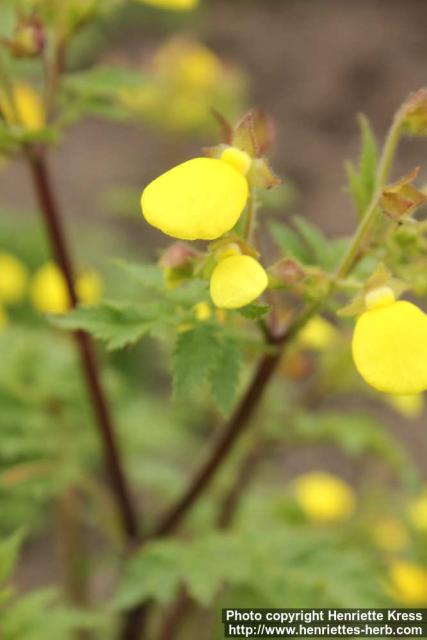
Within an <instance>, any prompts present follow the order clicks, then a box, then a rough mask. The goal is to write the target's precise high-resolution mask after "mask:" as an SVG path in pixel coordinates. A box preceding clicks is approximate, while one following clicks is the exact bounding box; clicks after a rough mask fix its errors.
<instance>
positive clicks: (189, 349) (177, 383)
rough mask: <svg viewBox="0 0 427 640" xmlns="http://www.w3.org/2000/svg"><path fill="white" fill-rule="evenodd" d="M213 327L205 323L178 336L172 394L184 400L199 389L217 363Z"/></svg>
mask: <svg viewBox="0 0 427 640" xmlns="http://www.w3.org/2000/svg"><path fill="white" fill-rule="evenodd" d="M219 348H220V345H219V342H218V336H217V327H216V326H215V325H212V324H209V323H207V322H200V323H198V324H197V325H196V326H195V327H194V328H193V329H190V330H188V331H185V332H184V333H181V334H179V335H178V339H177V342H176V345H175V350H174V354H173V373H174V393H175V395H176V396H177V397H185V396H187V395H188V394H189V393H191V392H192V391H193V390H194V388H196V387H199V386H200V385H201V384H202V383H203V382H204V381H205V380H206V379H207V377H208V376H209V374H210V372H211V371H212V369H213V367H214V366H215V365H216V363H217V358H218V350H219Z"/></svg>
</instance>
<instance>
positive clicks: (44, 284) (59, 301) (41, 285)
mask: <svg viewBox="0 0 427 640" xmlns="http://www.w3.org/2000/svg"><path fill="white" fill-rule="evenodd" d="M31 300H32V303H33V306H34V308H35V309H37V311H40V312H41V313H56V314H62V313H66V312H67V311H68V310H69V308H70V298H69V295H68V291H67V285H66V282H65V278H64V276H63V274H62V271H61V270H60V269H59V268H58V267H57V266H56V264H54V263H53V262H48V263H47V264H45V265H43V266H42V267H40V269H39V270H38V271H37V272H36V274H35V275H34V278H33V280H32V283H31Z"/></svg>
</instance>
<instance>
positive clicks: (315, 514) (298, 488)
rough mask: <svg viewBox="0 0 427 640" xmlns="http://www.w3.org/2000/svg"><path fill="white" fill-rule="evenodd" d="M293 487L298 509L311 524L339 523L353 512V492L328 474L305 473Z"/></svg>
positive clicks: (341, 481) (354, 504)
mask: <svg viewBox="0 0 427 640" xmlns="http://www.w3.org/2000/svg"><path fill="white" fill-rule="evenodd" d="M293 486H294V494H295V497H296V499H297V502H298V503H299V505H300V507H301V509H302V510H303V512H304V513H305V515H306V516H307V517H308V518H309V519H310V520H313V521H314V522H320V523H332V522H342V521H344V520H347V519H348V518H350V516H351V515H352V514H353V513H354V511H355V508H356V498H355V494H354V491H353V489H352V488H351V487H350V485H348V484H347V483H346V482H344V481H343V480H341V478H338V477H337V476H334V475H333V474H331V473H326V472H321V471H319V472H312V473H305V474H303V475H301V476H299V477H297V478H296V479H295V480H294V483H293Z"/></svg>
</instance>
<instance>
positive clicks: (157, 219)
mask: <svg viewBox="0 0 427 640" xmlns="http://www.w3.org/2000/svg"><path fill="white" fill-rule="evenodd" d="M247 198H248V183H247V181H246V179H245V178H244V177H243V176H242V175H241V174H240V173H239V172H238V171H236V169H234V168H233V167H231V166H230V165H229V164H227V163H226V162H223V161H222V160H217V159H214V158H194V159H193V160H188V161H187V162H184V163H183V164H180V165H178V166H176V167H174V168H173V169H170V170H169V171H167V172H166V173H164V174H162V175H161V176H159V177H158V178H156V179H155V180H154V181H153V182H151V183H150V184H149V185H148V186H147V187H146V188H145V189H144V192H143V194H142V198H141V206H142V212H143V215H144V217H145V219H146V220H147V222H148V223H149V224H151V225H153V227H156V228H158V229H160V230H161V231H163V233H166V234H167V235H169V236H173V237H174V238H179V239H181V240H215V239H216V238H219V237H220V236H222V235H223V234H224V233H226V232H227V231H229V230H230V229H232V228H233V227H234V225H235V224H236V222H237V221H238V219H239V217H240V215H241V213H242V211H243V209H244V207H245V205H246V201H247Z"/></svg>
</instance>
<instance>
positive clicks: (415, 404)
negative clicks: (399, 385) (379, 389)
mask: <svg viewBox="0 0 427 640" xmlns="http://www.w3.org/2000/svg"><path fill="white" fill-rule="evenodd" d="M386 398H387V402H388V404H389V405H391V406H392V407H393V409H395V410H396V411H398V413H400V414H401V415H402V416H404V417H405V418H411V419H415V418H419V417H420V416H421V415H422V414H423V411H424V395H423V394H422V393H413V394H410V395H403V396H400V395H399V396H386Z"/></svg>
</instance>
